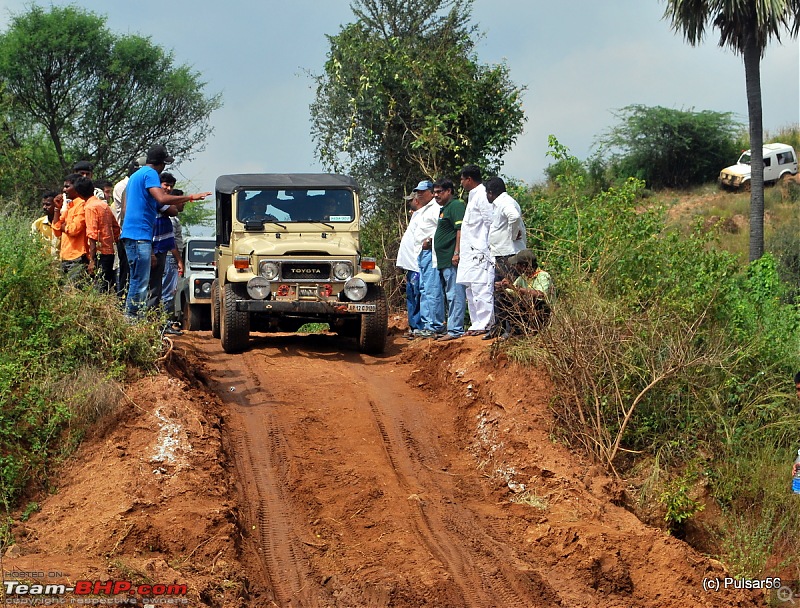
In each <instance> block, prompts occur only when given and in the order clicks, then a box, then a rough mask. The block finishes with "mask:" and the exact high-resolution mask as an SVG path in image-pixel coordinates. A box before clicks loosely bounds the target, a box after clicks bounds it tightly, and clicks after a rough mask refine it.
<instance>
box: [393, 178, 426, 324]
mask: <svg viewBox="0 0 800 608" xmlns="http://www.w3.org/2000/svg"><path fill="white" fill-rule="evenodd" d="M406 200H407V201H408V206H409V210H410V211H411V218H410V219H409V220H408V227H407V228H406V231H405V232H404V233H403V238H402V239H401V240H400V247H399V249H398V250H397V264H396V266H397V268H402V269H403V270H405V271H406V311H407V314H408V332H407V333H406V335H405V337H406V338H412V337H413V336H414V330H415V329H416V330H419V329H422V324H421V323H420V295H421V294H420V288H419V261H418V260H419V253H420V251H421V250H422V242H417V241H416V237H415V234H416V230H417V224H418V223H419V220H420V217H421V216H420V215H419V214H418V213H417V211H418V210H419V207H420V202H419V199H417V195H416V194H411V195H410V196H408V197H406Z"/></svg>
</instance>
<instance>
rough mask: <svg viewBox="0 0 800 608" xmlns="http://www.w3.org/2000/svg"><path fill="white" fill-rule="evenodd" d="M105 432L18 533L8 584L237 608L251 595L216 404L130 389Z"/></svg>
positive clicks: (175, 385)
mask: <svg viewBox="0 0 800 608" xmlns="http://www.w3.org/2000/svg"><path fill="white" fill-rule="evenodd" d="M105 426H106V428H108V429H109V431H108V434H107V435H105V436H96V437H92V438H89V439H88V440H87V441H86V442H85V443H84V444H83V445H82V446H81V448H80V449H79V450H78V452H77V453H76V454H75V456H74V457H73V458H71V459H70V460H69V461H68V462H67V463H65V465H64V466H63V468H62V471H61V473H60V474H59V475H58V477H57V479H56V480H54V481H55V483H56V484H57V488H56V493H55V494H53V495H50V496H45V497H41V498H40V499H39V500H40V502H41V510H40V511H39V512H37V513H35V514H34V515H32V516H31V517H30V519H29V520H28V521H27V522H24V523H19V524H17V525H16V526H15V527H14V529H13V535H14V537H15V538H16V539H17V541H18V542H17V544H16V545H13V546H12V547H11V548H10V549H9V550H8V551H7V552H6V555H5V557H4V561H3V570H4V571H5V573H6V576H5V578H6V579H9V578H17V579H19V580H28V581H31V582H38V583H42V584H56V583H65V584H67V585H74V584H75V582H76V581H79V580H89V581H106V580H109V579H116V580H127V581H132V582H133V583H134V584H136V585H138V584H150V585H155V584H164V585H172V584H177V585H183V584H185V585H187V593H186V595H185V596H184V595H183V594H182V593H180V592H177V593H176V594H175V595H174V599H177V598H182V597H186V598H188V600H189V601H190V602H191V604H192V605H198V604H200V603H202V604H208V605H216V606H234V605H240V602H239V600H238V599H237V598H238V596H246V588H247V584H248V583H247V578H246V576H245V573H244V572H243V570H242V568H241V567H239V565H238V558H237V548H236V538H237V537H238V530H237V526H236V524H235V519H236V518H235V501H234V500H232V496H233V495H232V493H231V485H230V481H229V478H228V477H227V475H226V474H225V470H224V468H223V466H222V465H223V462H222V459H221V434H220V413H219V405H218V403H216V402H215V400H214V399H213V398H209V396H208V395H207V394H204V393H203V392H202V391H198V390H197V389H195V388H192V387H190V386H189V385H188V384H187V383H186V382H184V381H183V380H180V379H177V378H174V377H171V376H168V375H166V374H161V375H157V376H153V377H148V378H144V379H142V380H139V381H138V382H136V383H135V384H133V385H132V386H130V387H129V389H128V391H127V394H126V395H124V396H122V397H121V399H120V402H119V404H118V407H117V410H116V419H115V420H107V421H105ZM15 519H17V520H18V519H19V516H17V518H15ZM19 572H21V573H29V574H34V575H38V576H16V577H14V576H13V574H14V573H19ZM9 573H11V574H12V576H9Z"/></svg>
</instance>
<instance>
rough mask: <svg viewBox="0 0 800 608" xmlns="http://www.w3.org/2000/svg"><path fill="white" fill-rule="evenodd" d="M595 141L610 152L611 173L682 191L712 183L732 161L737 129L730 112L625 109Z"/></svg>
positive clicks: (659, 108)
mask: <svg viewBox="0 0 800 608" xmlns="http://www.w3.org/2000/svg"><path fill="white" fill-rule="evenodd" d="M615 116H616V117H617V119H618V120H619V124H617V125H616V126H614V127H612V128H611V129H610V130H609V131H608V132H607V133H606V134H605V135H604V136H603V137H601V139H600V141H601V143H603V144H604V145H606V146H608V147H609V148H611V150H613V157H612V164H613V167H614V173H616V174H618V175H622V176H634V177H638V178H640V179H643V180H644V181H645V182H647V185H648V186H650V187H653V188H664V187H668V188H685V187H686V186H690V185H696V184H702V183H705V182H708V181H711V180H713V179H714V178H716V176H717V175H718V174H719V171H720V169H721V168H722V167H725V166H727V165H730V164H732V163H733V161H734V160H735V158H736V154H737V151H738V150H737V147H736V139H737V135H738V133H739V130H740V129H741V125H740V124H739V123H738V122H736V121H735V120H734V119H733V116H732V114H731V113H730V112H712V111H710V110H705V111H702V112H695V111H693V110H675V109H671V108H662V107H660V106H656V107H648V106H643V105H631V106H627V107H625V108H622V109H621V110H618V111H617V112H616V113H615Z"/></svg>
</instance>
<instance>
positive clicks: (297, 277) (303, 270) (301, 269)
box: [281, 262, 331, 281]
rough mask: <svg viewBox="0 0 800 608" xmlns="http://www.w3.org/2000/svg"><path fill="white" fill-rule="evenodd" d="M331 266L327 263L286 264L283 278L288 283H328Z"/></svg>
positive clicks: (283, 265) (282, 270) (283, 269)
mask: <svg viewBox="0 0 800 608" xmlns="http://www.w3.org/2000/svg"><path fill="white" fill-rule="evenodd" d="M330 276H331V265H330V264H329V263H327V262H284V263H283V264H281V278H282V279H284V280H287V281H303V280H305V281H327V280H328V279H329V278H330Z"/></svg>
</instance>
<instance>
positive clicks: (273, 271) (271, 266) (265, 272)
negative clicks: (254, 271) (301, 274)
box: [258, 262, 281, 281]
mask: <svg viewBox="0 0 800 608" xmlns="http://www.w3.org/2000/svg"><path fill="white" fill-rule="evenodd" d="M280 272H281V267H280V266H279V265H278V262H261V264H259V267H258V274H260V275H261V276H262V277H264V278H265V279H267V281H274V280H275V279H277V278H278V276H279V275H280Z"/></svg>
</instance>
